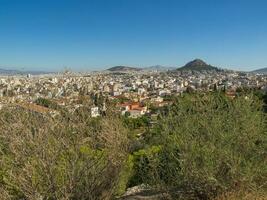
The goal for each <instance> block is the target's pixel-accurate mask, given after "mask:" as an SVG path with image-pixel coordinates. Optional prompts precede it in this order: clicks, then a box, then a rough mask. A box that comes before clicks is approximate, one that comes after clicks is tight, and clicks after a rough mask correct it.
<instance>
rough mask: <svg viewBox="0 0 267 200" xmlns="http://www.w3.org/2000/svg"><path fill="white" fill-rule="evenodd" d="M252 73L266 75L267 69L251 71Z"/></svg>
mask: <svg viewBox="0 0 267 200" xmlns="http://www.w3.org/2000/svg"><path fill="white" fill-rule="evenodd" d="M252 73H259V74H267V67H266V68H262V69H257V70H254V71H252Z"/></svg>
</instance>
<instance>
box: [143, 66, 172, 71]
mask: <svg viewBox="0 0 267 200" xmlns="http://www.w3.org/2000/svg"><path fill="white" fill-rule="evenodd" d="M174 69H176V67H165V66H162V65H154V66H150V67H145V68H143V70H145V71H169V70H174Z"/></svg>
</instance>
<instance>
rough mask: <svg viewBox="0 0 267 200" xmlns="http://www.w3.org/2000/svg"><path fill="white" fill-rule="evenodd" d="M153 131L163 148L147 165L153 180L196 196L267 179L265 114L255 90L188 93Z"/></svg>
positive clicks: (259, 183) (256, 184)
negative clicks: (235, 93) (248, 92)
mask: <svg viewBox="0 0 267 200" xmlns="http://www.w3.org/2000/svg"><path fill="white" fill-rule="evenodd" d="M155 131H156V133H154V135H155V137H156V138H157V140H156V143H157V144H160V145H162V147H163V148H162V150H161V152H160V153H159V154H156V155H155V156H153V157H152V158H149V159H148V162H149V163H148V164H147V165H146V166H147V167H148V168H149V169H150V170H153V171H152V172H151V173H152V175H150V176H151V177H153V180H149V182H150V184H151V185H155V186H157V187H159V188H165V189H164V190H169V191H178V190H182V191H184V192H186V193H190V195H192V196H193V197H194V199H209V198H212V197H214V196H217V195H218V194H220V193H224V192H227V191H230V190H234V191H235V190H238V189H239V188H250V189H251V188H253V189H254V190H257V188H260V187H262V186H264V185H266V177H267V168H266V166H267V163H266V147H267V146H266V144H267V143H266V141H267V140H266V136H267V127H266V115H265V114H264V113H263V112H262V104H261V103H260V101H259V100H258V99H256V98H254V97H252V96H249V97H248V98H245V97H243V96H240V97H238V98H236V99H234V100H231V99H228V98H227V97H225V96H224V95H223V94H220V93H214V94H195V95H186V96H185V97H182V98H179V99H177V101H176V102H175V103H174V104H173V106H172V107H171V108H170V112H169V113H168V115H167V116H164V117H163V118H162V119H161V120H160V122H159V125H158V127H157V128H156V129H155ZM151 165H152V166H153V167H152V168H151V167H150V166H151Z"/></svg>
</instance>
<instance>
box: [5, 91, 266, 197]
mask: <svg viewBox="0 0 267 200" xmlns="http://www.w3.org/2000/svg"><path fill="white" fill-rule="evenodd" d="M263 98H264V95H263V96H261V95H254V94H252V93H249V94H243V93H241V92H240V95H239V96H238V97H237V98H235V99H233V100H232V99H230V98H228V97H226V96H225V95H224V94H221V93H219V92H216V93H212V94H187V95H185V96H183V97H178V98H176V99H174V103H173V104H172V106H169V107H165V108H164V109H163V111H164V112H162V113H161V115H160V116H159V117H158V119H157V121H156V124H153V126H152V125H151V124H150V121H149V117H142V118H139V119H130V118H125V117H121V116H119V115H117V114H114V112H113V111H108V112H107V115H106V116H105V117H101V118H90V117H88V116H90V115H89V111H90V109H86V108H84V109H80V110H77V111H76V112H74V113H69V112H67V111H66V110H64V111H61V112H62V113H61V115H59V116H56V117H49V116H42V115H39V114H36V113H32V112H26V111H23V110H17V109H15V108H4V109H3V110H2V111H1V113H0V121H1V123H0V130H1V131H0V193H1V197H0V198H2V199H4V200H5V199H10V200H11V199H12V200H19V199H27V200H28V199H29V200H36V199H43V200H46V199H47V200H54V199H55V200H57V199H60V200H61V199H62V200H63V199H64V200H65V199H66V200H67V199H69V200H76V199H79V200H80V199H88V200H90V199H113V198H116V197H118V196H120V195H122V194H123V193H124V192H125V190H126V188H128V187H132V186H136V185H140V184H145V185H147V186H148V187H149V188H150V189H151V190H154V191H158V192H164V194H168V197H169V198H172V199H203V200H205V199H213V198H220V199H227V198H228V197H229V198H232V199H237V195H236V194H238V196H240V199H242V196H244V195H247V194H253V197H255V198H256V196H258V197H259V198H262V199H264V198H265V197H266V187H267V178H266V177H267V167H266V166H267V160H266V157H267V151H266V150H267V125H266V114H265V113H264V112H263V109H262V108H263V101H262V99H263ZM39 103H40V104H47V101H46V100H42V101H40V102H39ZM48 107H50V106H48ZM138 133H139V134H138ZM224 196H227V197H224Z"/></svg>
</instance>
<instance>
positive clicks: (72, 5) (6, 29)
mask: <svg viewBox="0 0 267 200" xmlns="http://www.w3.org/2000/svg"><path fill="white" fill-rule="evenodd" d="M194 58H202V59H204V60H205V61H207V62H208V63H210V64H213V65H216V66H219V67H228V68H233V69H242V70H250V69H254V68H261V67H267V1H266V0H0V66H1V67H6V68H10V69H11V68H16V69H34V70H48V71H51V70H62V69H63V67H64V66H67V67H70V68H72V69H74V70H87V69H88V70H95V69H104V68H107V67H110V66H114V65H130V66H150V65H155V64H160V65H167V66H181V65H184V64H185V63H186V62H188V61H190V60H192V59H194Z"/></svg>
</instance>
